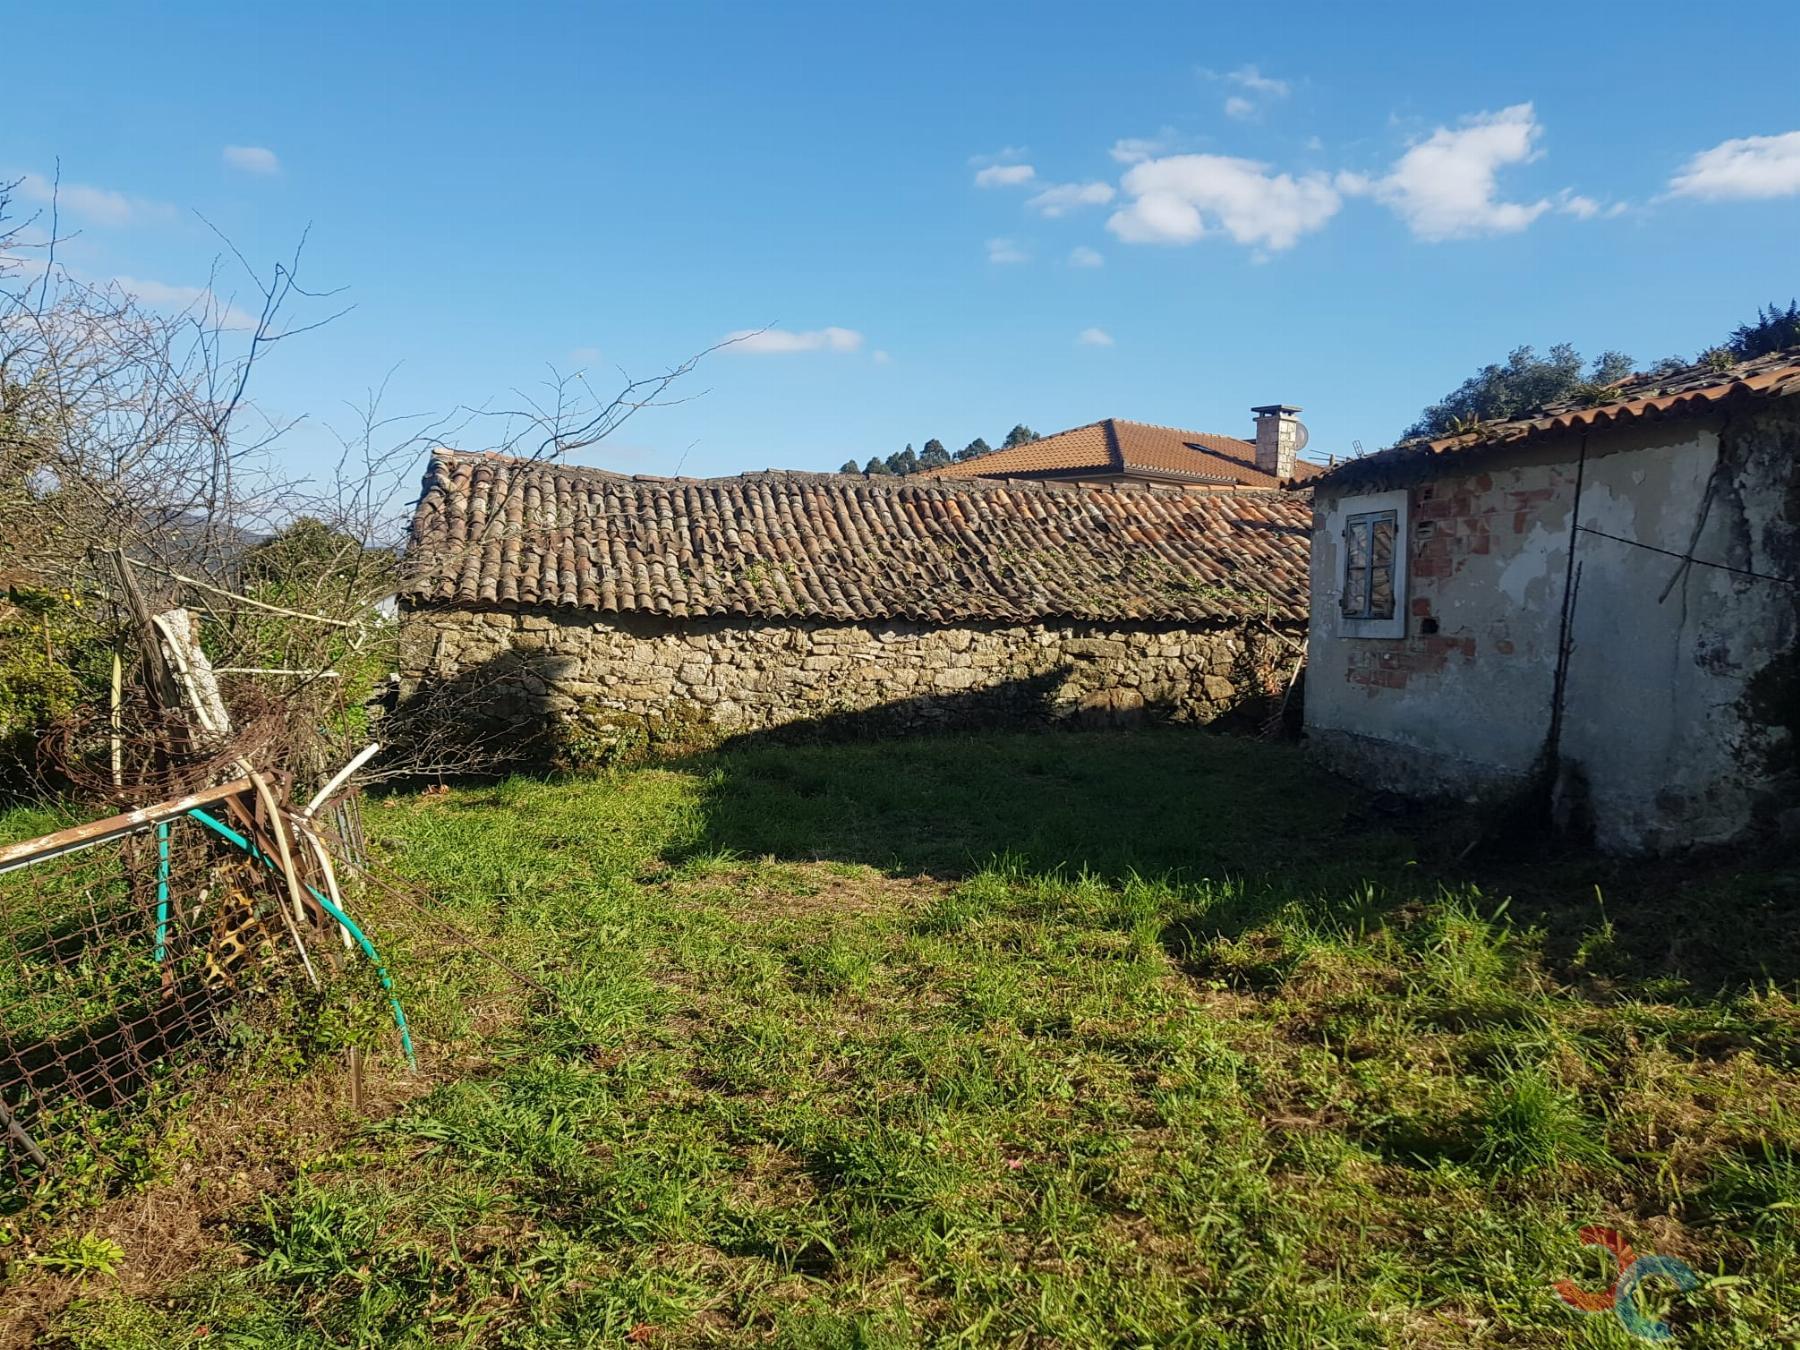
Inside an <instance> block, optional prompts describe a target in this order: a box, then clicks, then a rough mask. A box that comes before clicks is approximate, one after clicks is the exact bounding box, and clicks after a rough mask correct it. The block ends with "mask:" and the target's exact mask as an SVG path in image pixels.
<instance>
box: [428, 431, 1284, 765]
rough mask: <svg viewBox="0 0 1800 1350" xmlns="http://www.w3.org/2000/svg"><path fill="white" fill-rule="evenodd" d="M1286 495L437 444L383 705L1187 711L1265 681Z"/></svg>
mask: <svg viewBox="0 0 1800 1350" xmlns="http://www.w3.org/2000/svg"><path fill="white" fill-rule="evenodd" d="M1306 550H1307V508H1306V506H1305V504H1304V503H1303V502H1301V501H1299V500H1296V499H1294V498H1292V497H1290V496H1287V495H1284V494H1280V493H1274V492H1263V493H1240V494H1231V495H1220V494H1213V493H1200V492H1188V491H1182V490H1179V489H1166V488H1152V487H1111V488H1092V487H1080V486H1074V485H1064V484H1039V483H1025V484H997V483H986V482H969V483H962V482H941V481H929V480H925V479H922V478H914V479H906V480H880V479H873V480H865V479H861V478H855V477H850V476H846V475H838V474H805V473H781V472H769V473H758V474H747V475H744V476H741V477H735V478H720V479H678V478H628V477H622V476H620V475H616V474H611V473H605V472H602V471H599V470H595V469H583V468H573V467H569V466H566V465H560V464H548V463H542V462H531V461H526V460H517V459H507V458H502V457H500V456H495V455H473V454H460V453H452V452H448V451H440V452H438V453H437V454H435V455H434V456H433V457H432V461H431V466H430V469H429V471H428V473H427V475H426V480H425V487H424V492H423V494H422V496H421V498H420V501H419V504H418V507H417V510H416V513H415V515H414V518H413V523H412V530H411V537H410V545H409V551H408V567H407V579H406V581H405V583H404V586H403V589H402V592H401V652H402V654H401V684H402V690H401V693H402V699H403V705H404V704H405V703H407V702H411V701H417V700H420V699H421V698H423V697H425V696H428V695H429V696H437V697H440V698H448V699H449V700H450V701H449V703H448V704H446V705H445V706H451V707H455V708H457V709H459V710H460V711H459V712H458V713H457V715H458V716H467V717H468V718H469V719H471V722H472V723H473V722H480V723H481V724H483V725H487V726H492V725H495V724H499V725H503V726H507V727H511V728H516V729H517V731H518V733H519V736H520V737H521V740H523V739H529V738H530V735H531V734H533V733H536V732H538V731H542V730H544V729H546V728H552V729H554V728H556V727H557V726H562V727H564V728H565V729H566V728H567V727H568V726H569V725H571V724H580V725H581V726H590V725H595V724H598V725H601V726H605V727H611V728H614V729H621V730H625V731H629V730H632V729H636V728H641V729H643V730H644V731H645V732H647V733H649V734H650V735H652V736H658V735H661V736H668V737H671V738H680V739H683V740H692V739H712V738H716V737H717V736H721V735H727V734H732V733H738V732H745V731H754V730H758V729H761V728H767V727H772V726H776V725H780V724H785V723H794V722H806V721H816V722H829V721H834V720H845V719H848V720H852V721H857V722H868V723H870V724H871V725H879V726H883V727H892V728H905V727H912V726H919V725H944V724H950V723H972V722H989V721H1011V720H1021V719H1031V718H1043V717H1052V718H1054V717H1063V716H1069V717H1076V718H1079V719H1095V720H1105V721H1113V720H1121V719H1132V718H1137V717H1144V716H1151V717H1160V718H1168V719H1171V720H1178V721H1196V722H1203V721H1208V720H1211V719H1213V718H1216V717H1218V716H1220V715H1221V714H1224V713H1227V712H1230V711H1233V710H1234V709H1241V708H1243V707H1244V706H1245V705H1246V704H1247V703H1249V702H1251V701H1253V700H1257V699H1266V697H1267V696H1268V694H1269V692H1270V691H1271V690H1275V691H1279V689H1280V688H1281V687H1282V685H1283V683H1284V682H1285V680H1286V679H1287V677H1288V675H1289V673H1290V672H1291V670H1292V667H1293V664H1294V662H1295V660H1296V658H1297V655H1298V653H1299V651H1300V650H1302V643H1301V636H1302V634H1303V632H1304V625H1305V615H1306V608H1305V607H1306Z"/></svg>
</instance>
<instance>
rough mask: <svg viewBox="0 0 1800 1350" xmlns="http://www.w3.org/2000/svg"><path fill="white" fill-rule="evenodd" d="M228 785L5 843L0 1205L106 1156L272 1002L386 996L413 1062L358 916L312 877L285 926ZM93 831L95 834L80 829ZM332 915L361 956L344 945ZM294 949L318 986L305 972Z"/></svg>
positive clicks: (287, 894) (277, 890)
mask: <svg viewBox="0 0 1800 1350" xmlns="http://www.w3.org/2000/svg"><path fill="white" fill-rule="evenodd" d="M239 786H241V785H239ZM231 790H232V789H231V785H228V786H227V787H226V788H225V789H220V790H214V791H213V792H211V793H210V794H209V796H210V798H220V793H221V792H224V793H225V794H226V795H225V796H224V797H222V798H220V799H219V800H210V799H209V800H208V801H207V804H206V805H205V807H204V809H202V808H201V807H199V806H190V805H189V804H188V803H187V802H172V803H169V804H168V805H167V806H165V807H164V808H160V809H152V810H150V811H148V812H146V813H142V814H144V815H145V817H146V818H144V819H142V820H141V821H139V820H138V819H137V817H136V816H135V815H133V816H125V817H117V818H113V819H112V820H110V821H102V822H96V823H95V824H94V825H91V826H76V827H72V828H71V829H69V830H65V831H61V832H59V833H58V834H57V835H50V836H44V837H43V838H42V839H40V840H36V841H28V842H27V843H26V844H23V845H15V846H9V847H8V849H7V850H6V852H7V856H8V857H10V858H13V859H14V861H13V862H12V863H10V864H9V866H10V867H11V870H8V871H5V872H3V873H0V1215H4V1214H11V1213H17V1212H19V1211H21V1210H24V1209H28V1208H30V1207H31V1206H32V1205H33V1204H34V1203H35V1202H34V1199H33V1197H34V1196H35V1195H38V1194H40V1193H42V1191H43V1188H44V1186H45V1184H46V1182H47V1181H49V1180H50V1179H51V1178H53V1177H55V1176H56V1175H57V1174H59V1173H65V1172H68V1171H69V1170H70V1169H74V1171H75V1172H76V1173H78V1174H80V1175H84V1176H91V1175H93V1174H97V1173H104V1172H105V1171H106V1170H107V1169H108V1168H109V1167H112V1166H115V1165H116V1161H117V1159H116V1155H117V1153H118V1149H117V1143H118V1141H119V1140H121V1139H123V1138H127V1137H130V1136H132V1135H133V1134H134V1132H138V1133H141V1131H142V1129H143V1128H144V1125H145V1121H146V1118H147V1113H149V1112H152V1111H153V1110H154V1109H155V1108H156V1106H157V1105H158V1104H159V1103H161V1102H164V1101H167V1100H170V1099H171V1098H172V1096H173V1095H175V1090H176V1088H177V1087H178V1086H179V1085H183V1084H191V1083H193V1082H196V1081H198V1079H197V1078H196V1074H199V1073H203V1071H204V1069H205V1068H206V1067H207V1066H209V1065H210V1064H213V1063H215V1062H217V1061H218V1060H220V1059H221V1058H222V1057H223V1055H224V1053H225V1052H226V1051H227V1050H228V1049H229V1048H230V1047H232V1046H233V1045H239V1044H244V1043H246V1042H254V1041H255V1040H256V1039H257V1038H258V1036H259V1035H261V1034H263V1033H265V1032H266V1031H267V1030H269V1029H270V1028H271V1027H272V1026H273V1025H274V1024H275V1019H276V1018H277V1017H278V1016H279V1015H280V1014H282V1013H283V1011H284V1010H296V1009H299V1008H300V1007H302V1006H304V1005H305V1004H307V1003H308V1001H311V1002H312V1003H313V1004H315V1005H316V1004H318V1003H320V1002H321V1001H322V1000H325V999H329V998H337V997H352V998H354V997H359V996H360V995H359V994H358V992H357V980H358V978H360V979H361V980H363V981H366V984H365V985H363V988H364V989H366V991H367V993H368V994H369V995H373V996H376V997H384V998H385V1000H386V1001H387V1002H388V1003H389V1004H390V1006H391V1009H392V1013H393V1017H394V1020H395V1023H396V1025H397V1027H398V1028H399V1032H400V1041H401V1046H402V1049H403V1050H404V1052H405V1053H406V1056H407V1059H408V1061H409V1063H412V1062H414V1060H413V1047H412V1042H411V1036H410V1031H409V1029H408V1027H407V1024H406V1019H405V1013H404V1011H403V1010H402V1008H401V1005H400V1001H399V997H398V994H397V992H396V991H395V989H394V983H393V980H392V978H391V976H390V974H389V972H388V969H387V966H386V964H385V962H384V961H383V960H382V958H381V956H380V955H379V954H378V952H377V950H376V947H375V945H374V943H373V941H371V939H370V938H369V936H368V933H367V932H366V931H365V928H364V927H363V926H362V924H359V923H358V921H357V920H356V919H355V918H352V917H351V915H350V914H349V913H348V912H347V911H346V910H345V908H344V907H343V906H342V905H341V904H340V903H339V902H338V901H337V900H336V899H334V898H333V896H332V895H327V894H325V893H324V891H323V890H322V889H320V888H318V887H316V886H314V885H313V884H312V883H313V882H314V881H316V880H317V879H318V878H317V876H316V875H300V876H298V878H297V879H298V880H299V881H300V883H301V885H302V887H303V888H304V891H305V895H303V896H302V898H306V896H310V903H309V905H308V906H307V907H306V908H305V909H304V910H303V911H302V913H301V914H300V916H299V917H300V919H301V920H302V921H303V922H300V923H296V922H293V921H292V920H293V919H294V914H293V913H292V912H291V905H292V903H293V891H292V890H291V889H290V887H289V885H288V877H287V874H286V873H284V872H283V870H282V867H281V864H280V863H278V862H277V861H276V860H275V858H274V857H273V855H272V850H269V849H266V848H264V847H263V846H261V844H260V843H259V837H260V838H266V837H267V820H266V817H264V818H261V819H259V818H258V817H257V816H256V799H255V798H254V796H252V795H251V794H248V793H240V794H238V795H236V796H233V795H230V794H231ZM121 822H123V824H122V825H121ZM228 822H229V823H228ZM109 826H110V827H112V828H110V829H108V828H107V827H109ZM92 831H101V833H100V834H99V835H98V836H97V838H96V841H95V842H91V843H89V842H86V840H84V839H83V837H82V836H83V835H84V832H92ZM89 837H90V838H95V836H93V835H92V834H90V835H89ZM71 843H73V845H74V846H73V847H71V846H70V844H71ZM21 850H22V851H23V852H24V853H25V855H26V858H25V860H24V861H23V862H20V861H18V860H17V858H18V855H19V853H20V852H21ZM330 888H331V889H332V890H333V891H335V884H332V885H331V887H330ZM358 898H359V899H361V898H362V897H361V893H359V897H358ZM363 921H364V923H366V922H367V921H368V915H367V914H366V913H365V914H364V916H363ZM340 928H341V929H342V931H343V932H344V933H346V934H349V935H350V936H351V937H352V938H353V939H354V941H355V942H356V943H357V944H358V945H359V946H360V947H361V948H362V950H363V953H364V954H365V955H366V956H367V957H368V958H369V963H368V964H366V965H365V964H364V963H363V962H362V961H355V960H351V959H349V958H348V957H347V956H346V954H345V952H344V951H343V949H342V947H341V945H340V942H339V938H338V933H339V930H340ZM302 947H304V948H305V949H306V951H307V952H310V957H311V962H312V964H313V966H314V967H316V968H317V970H318V972H319V974H320V976H321V977H322V979H323V980H324V982H325V984H326V988H325V990H324V991H323V992H319V991H315V990H314V989H313V988H312V987H311V985H310V982H309V981H308V979H307V976H306V974H305V967H306V959H305V956H304V954H303V952H302ZM358 972H365V973H363V974H361V975H360V977H359V976H358ZM370 975H373V976H374V978H373V979H370V978H369V977H370ZM376 984H379V986H380V989H379V991H377V990H376V989H375V988H373V987H372V986H374V985H376Z"/></svg>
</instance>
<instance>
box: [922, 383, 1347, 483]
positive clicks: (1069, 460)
mask: <svg viewBox="0 0 1800 1350" xmlns="http://www.w3.org/2000/svg"><path fill="white" fill-rule="evenodd" d="M1250 411H1251V412H1252V413H1254V414H1255V416H1256V438H1255V439H1254V440H1249V441H1246V440H1243V439H1241V438H1239V437H1237V436H1225V435H1221V434H1219V433H1217V432H1211V431H1183V430H1182V429H1181V428H1180V427H1164V426H1157V425H1155V424H1154V423H1151V422H1132V421H1127V420H1126V419H1125V418H1123V417H1109V418H1107V419H1105V420H1104V421H1100V422H1090V423H1088V424H1087V425H1086V426H1080V427H1071V428H1070V429H1069V430H1068V431H1059V432H1057V433H1056V434H1055V435H1054V436H1040V437H1039V438H1038V439H1037V440H1035V441H1026V442H1024V443H1023V444H1021V445H1012V446H1007V447H1006V448H1005V449H1002V450H995V451H992V452H990V453H988V454H985V455H982V456H981V457H980V458H978V459H968V460H963V461H961V462H959V463H956V464H952V465H950V466H948V467H947V468H942V469H934V470H932V471H931V474H932V476H933V477H934V478H993V479H1002V478H1004V479H1019V478H1023V479H1033V480H1037V481H1040V482H1047V481H1052V480H1054V481H1057V482H1070V483H1166V484H1169V485H1171V486H1175V487H1186V488H1198V489H1203V490H1208V491H1215V492H1233V491H1242V490H1246V489H1247V490H1251V491H1267V490H1268V489H1271V488H1279V487H1283V486H1286V485H1288V484H1292V483H1304V482H1305V481H1306V480H1307V479H1309V478H1311V477H1312V476H1313V475H1314V474H1316V473H1320V472H1323V470H1322V468H1321V466H1319V465H1317V464H1309V463H1307V462H1306V461H1305V460H1303V459H1301V458H1300V457H1299V454H1300V451H1301V450H1302V449H1304V448H1305V445H1306V428H1305V427H1303V426H1302V425H1301V423H1300V409H1299V408H1297V407H1295V406H1293V405H1292V404H1290V403H1270V404H1266V405H1264V406H1263V407H1260V408H1252V409H1251V410H1250Z"/></svg>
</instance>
